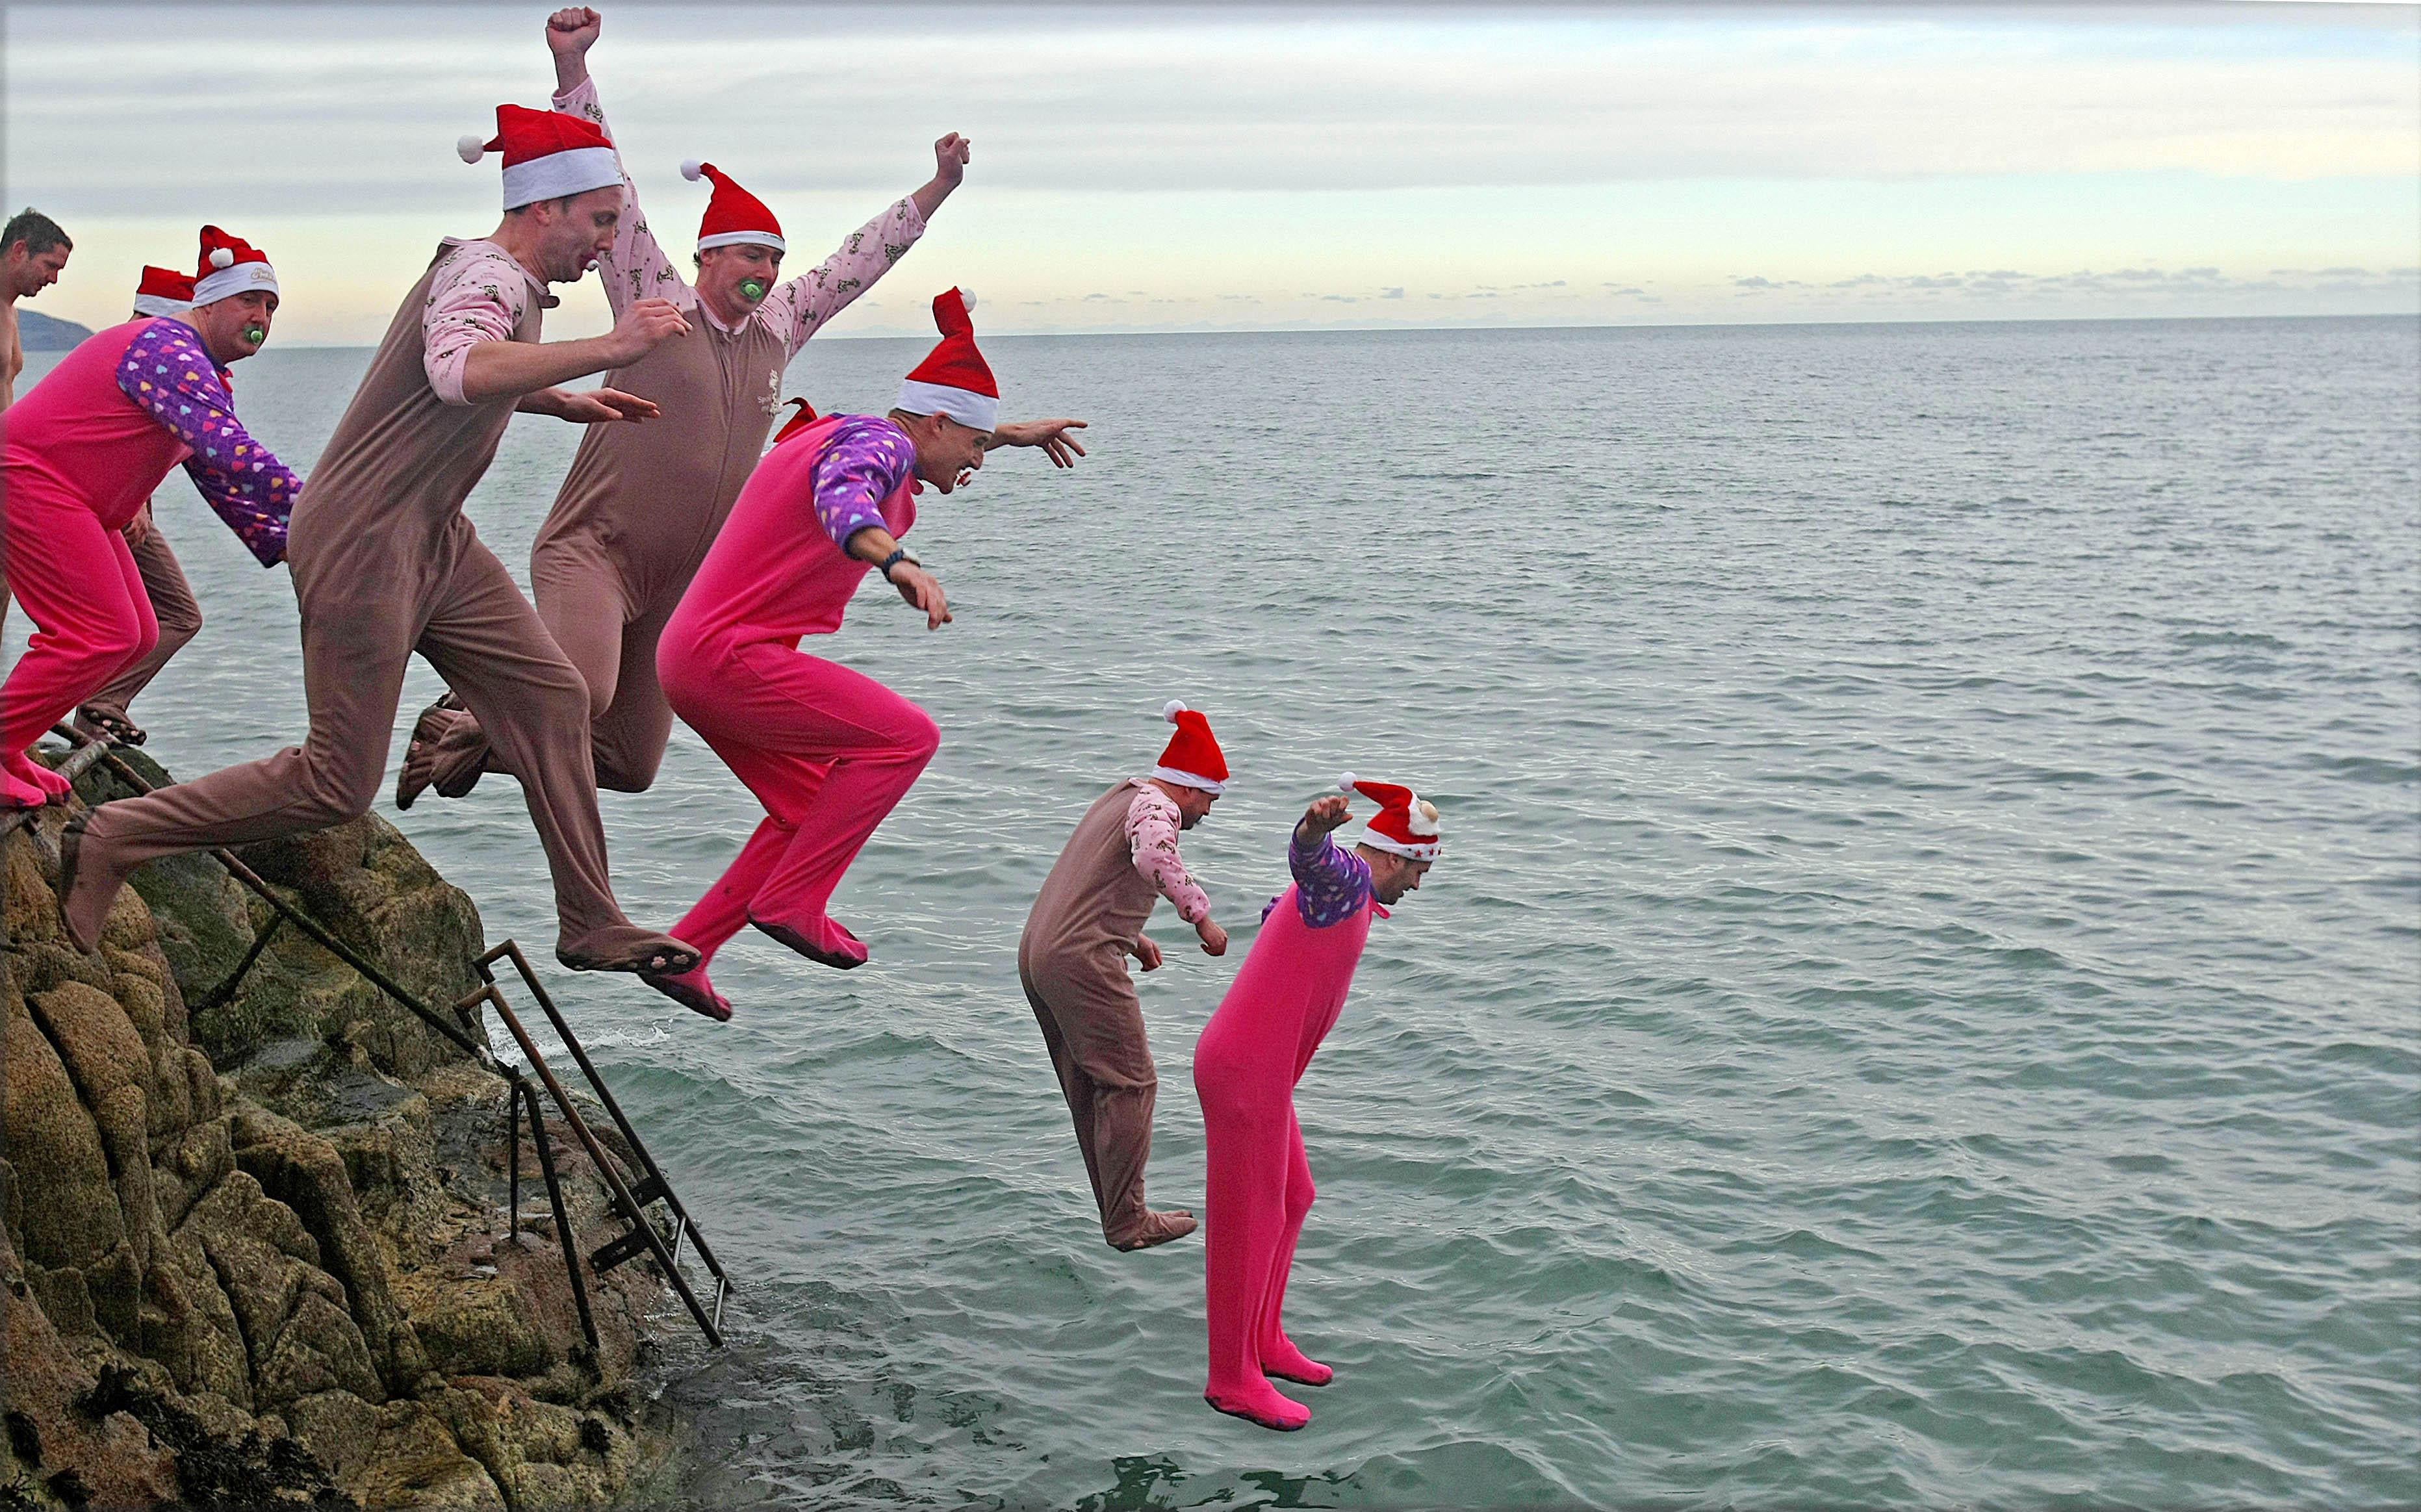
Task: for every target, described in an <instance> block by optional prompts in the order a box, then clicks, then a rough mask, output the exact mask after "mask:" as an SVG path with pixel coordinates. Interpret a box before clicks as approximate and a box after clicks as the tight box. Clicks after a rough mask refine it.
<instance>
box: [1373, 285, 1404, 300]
mask: <svg viewBox="0 0 2421 1512" xmlns="http://www.w3.org/2000/svg"><path fill="white" fill-rule="evenodd" d="M1379 297H1380V298H1381V299H1402V298H1403V297H1404V290H1403V287H1402V286H1401V285H1398V286H1396V287H1394V288H1382V289H1381V290H1379Z"/></svg>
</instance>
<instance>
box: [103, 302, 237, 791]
mask: <svg viewBox="0 0 2421 1512" xmlns="http://www.w3.org/2000/svg"><path fill="white" fill-rule="evenodd" d="M193 307H194V279H193V275H192V274H190V273H179V272H177V271H176V270H175V269H173V268H152V267H146V268H145V269H144V270H143V280H142V282H141V283H140V284H139V285H137V286H136V288H135V290H134V319H136V320H142V319H144V318H145V317H147V316H154V315H162V316H167V317H169V318H170V319H172V320H182V319H183V318H184V316H185V312H186V311H188V310H190V309H192V308H193ZM226 387H227V391H228V392H229V393H230V394H232V393H233V392H234V391H235V383H234V382H233V381H232V380H227V381H226ZM120 534H122V535H124V536H125V538H126V545H127V549H128V550H129V551H131V552H133V553H134V570H135V571H136V572H138V573H140V574H141V575H142V578H143V593H144V597H146V598H147V599H148V600H150V603H151V617H152V619H153V620H154V621H155V622H156V623H157V624H158V626H159V631H160V635H159V640H158V642H157V644H155V645H154V646H153V647H151V649H150V651H149V652H148V654H147V655H144V656H142V657H139V658H137V659H136V660H135V661H133V662H131V663H129V664H128V666H127V667H126V669H125V670H124V671H122V672H120V673H119V674H118V675H117V677H116V678H112V679H111V680H110V683H109V685H108V686H107V687H105V688H103V689H102V690H101V691H100V692H99V693H97V694H93V695H92V696H91V697H89V698H87V699H86V700H85V701H84V703H83V705H82V706H81V707H79V708H78V709H76V715H75V726H76V728H77V729H79V730H81V731H82V732H84V734H86V736H89V737H96V738H99V739H103V740H116V741H117V742H118V743H119V744H120V745H141V744H142V743H143V742H144V740H145V739H146V737H145V734H144V731H143V727H142V726H141V725H137V724H135V723H134V721H133V718H132V717H130V716H129V715H128V714H127V712H126V709H127V706H128V705H129V704H132V703H133V702H134V697H135V695H136V694H139V693H141V692H142V691H143V690H144V689H146V688H148V687H149V686H151V679H152V678H156V677H158V676H159V675H160V674H161V672H162V671H163V670H164V669H165V668H166V666H167V665H168V663H169V662H171V661H173V660H175V658H176V655H177V653H178V652H179V651H181V650H183V649H184V648H185V647H186V645H187V643H189V642H190V641H192V640H193V638H194V637H195V636H196V635H198V634H200V633H201V631H202V606H201V604H200V602H199V601H198V600H195V598H194V588H193V585H192V584H190V583H187V582H186V581H185V569H184V564H182V563H180V562H179V561H178V560H177V553H175V552H174V551H172V550H171V549H170V548H169V545H168V538H167V537H166V536H165V535H164V534H163V533H162V532H161V529H160V526H159V522H157V521H155V520H153V519H152V517H151V506H150V504H149V503H148V502H147V503H145V505H144V506H143V507H142V508H140V509H137V510H136V511H134V519H133V521H132V522H130V523H129V524H128V525H127V527H126V529H125V530H124V531H122V532H121V533H120ZM278 559H279V560H281V561H282V560H284V559H285V553H284V552H283V551H282V550H281V551H280V553H279V556H278ZM263 565H267V564H263Z"/></svg>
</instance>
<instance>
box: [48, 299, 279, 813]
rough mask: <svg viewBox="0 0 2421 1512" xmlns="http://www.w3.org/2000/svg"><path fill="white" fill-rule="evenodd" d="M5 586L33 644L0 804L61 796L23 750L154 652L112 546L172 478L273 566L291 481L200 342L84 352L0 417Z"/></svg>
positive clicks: (124, 561)
mask: <svg viewBox="0 0 2421 1512" xmlns="http://www.w3.org/2000/svg"><path fill="white" fill-rule="evenodd" d="M5 457H6V460H5V467H6V480H5V482H6V498H7V505H8V507H7V517H8V518H7V527H6V528H7V540H8V584H9V586H10V587H11V588H12V589H13V590H15V593H16V595H17V599H18V601H19V602H21V603H23V605H24V606H25V613H26V615H27V616H29V617H30V618H31V619H32V620H33V621H34V624H35V626H36V631H35V634H34V637H33V639H32V641H31V643H30V644H29V645H28V646H27V647H26V648H25V654H24V656H23V658H21V659H20V660H19V661H18V662H17V665H16V666H15V667H14V668H13V669H11V670H10V672H9V674H8V684H7V686H6V687H5V688H4V689H0V765H5V768H6V777H5V778H0V782H5V783H6V784H7V786H6V787H5V788H0V804H22V803H24V802H25V801H26V799H27V797H28V796H29V790H30V791H31V796H32V801H33V802H36V803H39V802H40V801H41V799H40V794H41V793H42V792H45V791H55V790H58V789H59V788H61V787H63V786H64V785H63V784H60V783H59V782H58V780H57V779H55V778H54V777H52V776H51V775H50V773H49V772H45V771H40V770H39V769H36V768H35V767H34V765H33V763H32V762H30V761H29V760H27V759H26V757H25V755H24V753H25V749H26V748H27V747H28V746H30V745H32V744H33V743H34V742H35V741H36V740H39V739H40V738H41V737H42V735H43V734H44V733H45V732H46V731H48V730H49V729H50V727H51V726H52V725H55V724H56V723H57V722H58V721H59V720H61V719H64V718H66V717H67V715H68V714H69V713H70V711H71V710H73V709H75V707H76V706H77V705H78V704H80V703H82V702H83V701H84V700H85V699H86V698H88V697H90V696H91V695H92V694H95V693H97V692H98V691H100V690H101V689H102V687H103V686H105V685H106V684H108V682H109V681H110V680H111V679H112V678H115V677H117V674H118V673H119V672H121V671H123V670H125V669H126V668H127V667H129V666H131V665H133V663H134V662H138V661H140V660H142V658H143V657H144V656H145V655H147V654H148V652H149V651H150V650H151V647H153V645H154V644H155V643H156V642H157V641H158V639H159V633H160V631H159V625H158V623H157V621H156V620H155V619H154V617H153V616H152V613H151V600H150V595H149V594H148V593H147V592H145V591H144V587H143V579H142V575H141V573H140V572H139V571H137V569H136V568H135V565H134V557H133V553H131V552H130V551H129V550H128V548H127V545H126V538H125V537H124V536H123V535H121V534H120V532H122V531H123V530H124V529H125V528H126V525H127V522H129V521H131V520H133V518H134V515H135V512H136V511H137V510H139V509H141V508H142V507H143V505H144V502H145V501H146V500H148V499H149V498H150V497H151V492H152V491H153V490H154V489H157V488H158V487H159V486H160V483H161V480H162V479H164V478H165V477H166V476H167V475H168V470H169V469H170V468H172V467H175V466H176V465H178V464H179V463H180V462H182V463H185V464H186V466H187V470H188V471H190V472H192V473H193V475H194V479H195V483H196V484H197V485H199V486H200V487H201V489H202V491H203V495H204V497H205V498H206V499H208V500H209V501H210V503H211V507H213V508H215V509H218V510H219V511H220V513H221V514H222V515H224V516H226V518H227V521H228V522H229V523H230V524H231V525H234V526H235V527H236V529H237V530H238V532H239V533H240V534H243V535H244V536H245V540H246V544H248V545H250V546H251V547H252V548H253V550H254V551H255V553H257V554H259V555H260V556H261V559H262V560H263V561H265V562H267V561H275V560H276V559H277V558H278V557H279V556H281V555H283V554H284V551H285V521H286V516H287V514H288V512H289V510H290V508H291V507H292V502H293V496H294V491H295V489H294V477H293V475H292V474H291V473H289V472H288V471H287V470H286V468H285V465H284V464H283V463H281V462H279V461H278V460H277V459H276V458H275V457H273V456H271V455H270V454H269V453H268V452H267V451H266V450H264V449H262V448H261V447H260V445H259V444H258V443H257V442H255V441H254V440H253V439H252V438H251V437H250V436H249V435H247V434H245V433H244V431H243V429H242V426H241V425H239V424H237V422H236V419H235V415H234V413H233V412H232V410H231V408H230V405H229V401H228V399H227V397H226V380H225V375H223V374H222V373H221V372H219V371H218V369H216V368H215V367H213V366H211V362H210V359H209V357H208V356H207V354H206V353H205V352H204V351H203V350H202V347H201V342H200V338H199V337H198V336H196V335H195V334H194V332H193V329H192V328H191V327H190V326H187V325H185V324H184V323H183V322H182V321H179V320H158V319H146V320H130V321H128V322H127V323H125V324H123V325H117V326H112V327H111V328H109V329H108V330H106V331H102V332H101V333H99V334H97V335H92V336H89V337H87V338H86V340H85V341H84V342H83V343H82V344H81V345H79V346H78V347H77V348H76V349H75V350H74V351H71V352H70V353H69V354H68V355H67V357H66V359H65V360H63V361H62V362H61V363H60V364H59V365H58V366H56V367H55V368H53V369H52V370H51V372H50V374H49V376H48V377H46V378H44V379H43V380H42V382H40V383H39V384H37V385H36V386H35V388H34V391H33V392H32V393H31V394H28V395H27V396H25V397H24V398H23V400H21V401H20V402H19V403H18V404H17V405H16V406H15V407H13V408H12V409H11V410H10V411H9V412H8V429H7V449H6V454H5Z"/></svg>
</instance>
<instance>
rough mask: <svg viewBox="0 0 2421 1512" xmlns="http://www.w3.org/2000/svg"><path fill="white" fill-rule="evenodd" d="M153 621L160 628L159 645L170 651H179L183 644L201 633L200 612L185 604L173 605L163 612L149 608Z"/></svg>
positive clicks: (154, 605)
mask: <svg viewBox="0 0 2421 1512" xmlns="http://www.w3.org/2000/svg"><path fill="white" fill-rule="evenodd" d="M151 613H152V616H153V618H154V620H155V621H156V622H157V623H158V625H159V627H160V641H159V644H161V645H162V646H164V647H167V648H168V649H169V650H170V651H172V652H174V651H180V650H183V649H184V647H185V643H186V642H187V641H190V640H192V639H193V638H194V637H195V636H196V635H199V634H200V633H201V632H202V612H201V611H200V610H199V609H196V608H194V607H192V606H191V605H187V604H175V605H172V606H170V607H169V608H168V609H166V610H163V609H162V608H161V607H160V606H159V605H158V604H156V603H155V604H153V605H152V606H151Z"/></svg>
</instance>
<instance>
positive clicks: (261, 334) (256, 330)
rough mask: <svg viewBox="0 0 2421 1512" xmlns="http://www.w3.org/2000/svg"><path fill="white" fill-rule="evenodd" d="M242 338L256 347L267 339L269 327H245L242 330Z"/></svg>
mask: <svg viewBox="0 0 2421 1512" xmlns="http://www.w3.org/2000/svg"><path fill="white" fill-rule="evenodd" d="M243 338H244V339H245V340H246V341H249V342H251V343H252V344H253V345H254V346H256V347H257V346H259V345H260V344H261V343H262V342H264V341H266V340H268V339H269V327H267V326H265V325H247V326H245V327H244V328H243Z"/></svg>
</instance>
